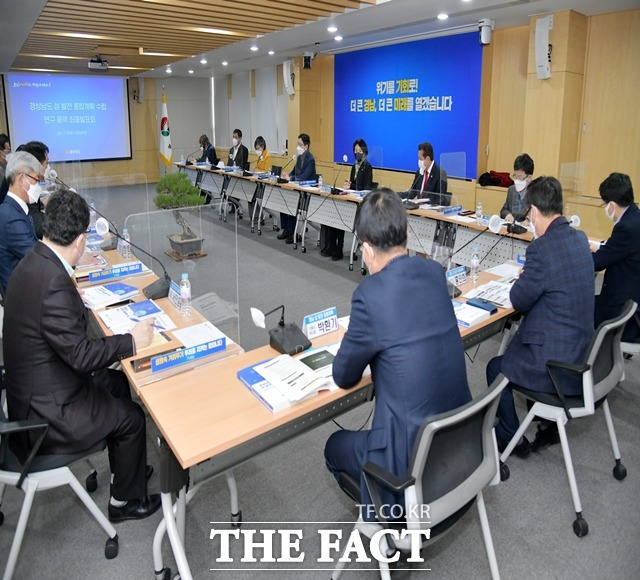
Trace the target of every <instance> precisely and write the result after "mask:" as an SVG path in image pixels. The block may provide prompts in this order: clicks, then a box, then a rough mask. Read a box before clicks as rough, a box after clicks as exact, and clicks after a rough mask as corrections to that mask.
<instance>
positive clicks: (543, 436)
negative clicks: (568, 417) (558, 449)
mask: <svg viewBox="0 0 640 580" xmlns="http://www.w3.org/2000/svg"><path fill="white" fill-rule="evenodd" d="M558 443H560V435H559V434H558V427H557V425H555V424H553V425H551V426H549V427H546V428H543V427H541V426H540V425H538V431H537V432H536V438H535V439H534V440H533V443H532V444H531V449H533V450H534V451H540V450H541V449H544V448H545V447H549V446H550V445H557V444H558Z"/></svg>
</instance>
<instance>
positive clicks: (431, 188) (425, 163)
mask: <svg viewBox="0 0 640 580" xmlns="http://www.w3.org/2000/svg"><path fill="white" fill-rule="evenodd" d="M434 159H435V158H434V153H433V145H431V143H428V142H427V141H425V142H424V143H420V145H418V170H417V171H416V173H415V175H414V178H413V183H412V184H411V189H410V190H409V191H408V192H407V194H408V197H409V199H413V198H416V199H424V198H426V197H431V198H432V200H433V203H436V204H440V203H442V202H443V199H444V198H442V197H441V196H439V195H435V196H429V194H430V193H432V194H439V193H445V194H446V193H447V185H448V184H447V174H446V173H445V171H444V169H442V168H441V167H440V166H439V165H438V164H437V163H436V162H435V160H434ZM402 197H405V195H404V194H403V196H402Z"/></svg>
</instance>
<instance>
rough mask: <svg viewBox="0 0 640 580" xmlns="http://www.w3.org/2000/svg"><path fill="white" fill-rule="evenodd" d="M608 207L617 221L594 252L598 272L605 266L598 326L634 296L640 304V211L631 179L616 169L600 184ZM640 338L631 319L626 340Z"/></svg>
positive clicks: (596, 319)
mask: <svg viewBox="0 0 640 580" xmlns="http://www.w3.org/2000/svg"><path fill="white" fill-rule="evenodd" d="M600 197H601V198H602V201H603V202H604V204H605V205H604V211H605V213H606V214H607V217H608V218H609V219H610V220H611V221H612V222H613V223H614V226H613V231H612V232H611V237H610V238H609V239H608V240H607V243H606V244H604V245H602V246H600V249H599V250H598V251H597V252H595V253H594V254H593V264H594V267H595V271H596V272H600V271H601V270H605V273H604V281H603V284H602V290H601V291H600V294H598V295H597V296H596V307H595V325H596V327H597V326H598V325H599V324H600V323H601V322H603V321H604V320H608V319H610V318H614V317H616V316H618V314H620V311H621V310H622V307H623V306H624V303H625V302H626V301H627V300H629V298H631V299H632V300H634V301H635V302H637V303H638V304H640V211H638V206H637V205H636V204H635V203H634V201H633V187H632V185H631V179H629V176H628V175H625V174H624V173H612V174H611V175H609V177H607V178H606V179H605V180H604V181H603V182H602V183H601V184H600ZM639 338H640V326H639V325H638V322H637V321H636V320H635V318H634V319H632V320H630V321H629V322H628V323H627V325H626V327H625V329H624V332H623V334H622V340H623V341H625V342H634V341H637V340H638V339H639Z"/></svg>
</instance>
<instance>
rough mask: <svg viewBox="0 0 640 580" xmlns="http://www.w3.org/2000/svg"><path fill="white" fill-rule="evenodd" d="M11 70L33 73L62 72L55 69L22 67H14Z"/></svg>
mask: <svg viewBox="0 0 640 580" xmlns="http://www.w3.org/2000/svg"><path fill="white" fill-rule="evenodd" d="M11 70H26V71H31V72H62V71H61V70H57V69H55V68H20V67H12V68H11Z"/></svg>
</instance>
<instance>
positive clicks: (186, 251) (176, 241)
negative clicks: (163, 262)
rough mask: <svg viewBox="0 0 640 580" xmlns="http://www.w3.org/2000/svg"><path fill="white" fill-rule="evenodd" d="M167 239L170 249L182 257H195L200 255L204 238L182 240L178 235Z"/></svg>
mask: <svg viewBox="0 0 640 580" xmlns="http://www.w3.org/2000/svg"><path fill="white" fill-rule="evenodd" d="M167 237H168V238H169V243H170V244H171V249H172V250H173V251H174V252H176V254H179V255H180V256H182V257H188V256H196V255H198V254H201V253H202V244H203V243H204V238H193V239H190V240H183V239H182V236H181V235H180V234H173V235H171V236H167Z"/></svg>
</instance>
